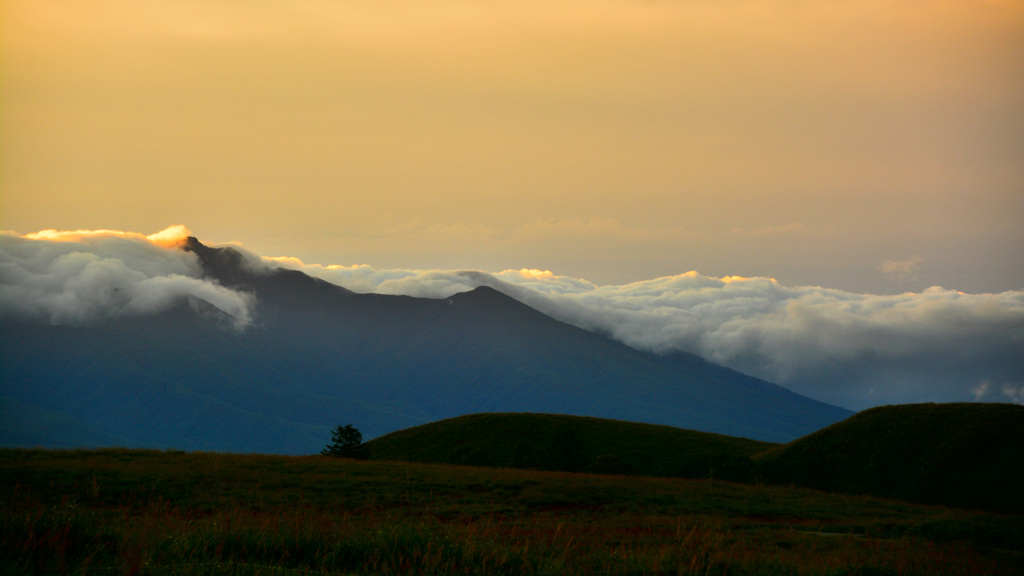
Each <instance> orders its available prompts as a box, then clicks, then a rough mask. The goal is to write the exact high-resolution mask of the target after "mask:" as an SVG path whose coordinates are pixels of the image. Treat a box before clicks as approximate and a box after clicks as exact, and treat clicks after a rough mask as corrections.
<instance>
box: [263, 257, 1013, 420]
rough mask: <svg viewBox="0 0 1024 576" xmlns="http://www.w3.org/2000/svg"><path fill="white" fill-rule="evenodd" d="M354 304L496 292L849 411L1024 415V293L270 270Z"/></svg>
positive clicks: (523, 273) (287, 262) (700, 279)
mask: <svg viewBox="0 0 1024 576" xmlns="http://www.w3.org/2000/svg"><path fill="white" fill-rule="evenodd" d="M269 262H271V263H272V264H273V265H277V266H283V267H290V268H297V269H301V270H303V271H305V272H307V273H309V274H311V275H314V276H318V277H320V278H323V279H325V280H328V281H330V282H333V283H335V284H339V285H341V286H344V287H346V288H348V289H350V290H353V291H356V292H379V293H385V294H405V295H410V296H421V297H427V298H445V297H448V296H450V295H452V294H454V293H457V292H463V291H466V290H471V289H473V288H475V287H477V286H490V287H493V288H496V289H498V290H500V291H502V292H504V293H505V294H508V295H509V296H512V297H513V298H516V299H517V300H520V301H522V302H524V303H526V304H528V305H530V306H532V307H533V308H536V309H537V310H539V311H541V312H544V313H545V314H548V315H550V316H553V317H555V318H558V319H559V320H562V321H565V322H568V323H570V324H574V325H576V326H579V327H581V328H584V329H587V330H591V331H594V332H598V333H602V334H606V335H608V336H610V337H612V338H615V339H617V340H620V341H622V342H624V343H626V344H628V345H630V346H633V347H635V348H639V349H642V350H648V351H653V352H658V353H669V352H673V351H685V352H692V353H695V354H699V355H700V356H703V357H704V358H707V359H709V360H711V361H714V362H717V363H720V364H723V365H725V366H729V367H731V368H734V369H737V370H740V371H742V372H745V373H747V374H752V375H755V376H758V377H761V378H764V379H766V380H769V381H772V382H776V383H779V384H782V385H784V386H786V387H788V388H790V389H792V390H795V391H797V392H800V393H802V394H805V395H808V396H810V397H813V398H817V399H820V400H823V401H826V402H831V403H835V404H839V405H842V406H846V407H849V408H853V409H862V408H866V407H869V406H875V405H880V404H890V403H906V402H931V401H936V402H948V401H999V402H1018V403H1019V402H1021V401H1022V394H1021V392H1020V391H1021V390H1022V389H1024V291H1012V292H1004V293H1001V294H964V293H961V292H957V291H954V290H946V289H943V288H939V287H933V288H929V289H927V290H925V291H923V292H919V293H905V294H899V295H874V294H856V293H852V292H845V291H841V290H829V289H826V288H821V287H816V286H783V285H781V284H779V283H778V282H777V281H775V280H774V279H771V278H743V277H738V276H732V277H726V278H712V277H707V276H702V275H701V274H698V273H697V272H687V273H685V274H680V275H677V276H668V277H664V278H656V279H653V280H646V281H642V282H634V283H631V284H624V285H617V286H597V285H594V284H592V283H590V282H587V281H586V280H581V279H576V278H569V277H565V276H557V275H555V274H553V273H551V272H548V271H538V270H506V271H504V272H500V273H495V274H491V273H485V272H479V271H440V270H376V269H374V268H372V267H370V266H316V265H304V264H302V263H301V262H299V261H298V260H295V259H275V260H271V261H269Z"/></svg>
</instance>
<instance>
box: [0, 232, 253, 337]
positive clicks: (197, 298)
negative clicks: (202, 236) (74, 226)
mask: <svg viewBox="0 0 1024 576" xmlns="http://www.w3.org/2000/svg"><path fill="white" fill-rule="evenodd" d="M188 235H189V232H188V230H187V229H186V228H185V227H183V226H172V227H170V228H167V229H166V230H163V231H161V232H158V233H156V234H152V235H150V236H143V235H142V234H135V233H131V232H120V231H116V230H94V231H92V230H88V231H87V230H79V231H72V232H58V231H55V230H45V231H42V232H36V233H34V234H28V235H25V236H19V235H17V234H15V233H12V232H0V318H22V319H31V320H42V321H45V322H48V323H50V324H55V325H83V324H92V323H96V322H99V321H103V320H107V319H114V318H117V317H121V316H138V315H147V314H155V313H159V312H162V311H164V310H167V309H168V308H170V307H171V306H172V305H174V304H175V303H178V302H181V301H183V300H190V301H192V302H205V303H207V304H209V305H211V306H213V307H214V308H216V309H218V310H220V311H221V312H223V313H224V314H226V315H228V316H229V317H230V318H231V319H232V322H233V324H234V325H235V327H237V328H242V327H244V326H246V325H247V324H248V323H249V321H250V319H251V309H252V302H251V297H250V296H249V295H248V294H243V293H240V292H236V291H234V290H230V289H228V288H225V287H223V286H220V285H219V284H217V283H215V282H212V281H210V280H206V279H203V278H202V277H201V276H202V270H201V268H200V266H199V262H198V260H197V259H196V257H195V255H194V254H191V253H189V252H185V251H184V250H180V249H176V248H175V247H176V246H177V245H179V244H180V243H181V242H182V241H183V240H184V239H185V238H186V237H187V236H188Z"/></svg>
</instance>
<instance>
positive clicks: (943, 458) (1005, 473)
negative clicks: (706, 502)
mask: <svg viewBox="0 0 1024 576" xmlns="http://www.w3.org/2000/svg"><path fill="white" fill-rule="evenodd" d="M757 469H758V472H759V474H760V475H761V476H762V477H763V478H764V479H766V480H768V481H771V482H775V483H783V484H797V485H801V486H808V487H812V488H819V489H823V490H831V491H836V492H848V493H852V494H874V495H876V496H884V497H890V498H899V499H902V500H909V501H913V502H922V503H927V504H946V505H952V506H961V507H980V508H988V509H993V510H1011V511H1015V512H1021V511H1024V493H1022V491H1021V486H1024V406H1018V405H1013V404H959V403H958V404H910V405H901V406H882V407H879V408H872V409H870V410H865V411H863V412H860V413H858V414H856V415H854V416H852V417H851V418H849V419H847V420H844V421H842V422H839V423H837V424H834V425H832V426H829V427H827V428H825V429H823V430H820V431H818V432H815V433H814V434H811V435H809V436H806V437H804V438H800V439H799V440H796V441H794V442H792V443H790V444H787V445H785V446H781V447H779V448H775V449H772V450H770V451H768V452H765V453H764V454H763V455H761V456H760V457H759V460H758V462H757Z"/></svg>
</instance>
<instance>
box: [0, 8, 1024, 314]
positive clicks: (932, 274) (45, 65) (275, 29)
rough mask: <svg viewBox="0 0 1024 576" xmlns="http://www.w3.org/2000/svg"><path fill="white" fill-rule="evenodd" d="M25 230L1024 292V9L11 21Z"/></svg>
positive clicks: (602, 274)
mask: <svg viewBox="0 0 1024 576" xmlns="http://www.w3.org/2000/svg"><path fill="white" fill-rule="evenodd" d="M0 51H2V52H0V58H2V61H0V62H2V67H0V228H2V229H6V230H12V231H15V232H18V233H20V234H26V233H31V232H35V231H38V230H43V229H50V228H54V229H61V230H75V229H101V228H106V229H120V230H135V231H140V232H145V233H150V232H156V231H159V230H162V229H164V228H166V227H167V226H170V225H172V224H185V225H187V226H188V227H189V229H190V230H191V231H192V232H193V233H195V234H196V235H197V236H198V237H199V238H200V239H202V240H203V241H207V242H214V243H218V242H229V241H237V242H240V243H241V244H242V245H243V246H245V247H246V248H248V249H250V250H252V251H254V252H256V253H259V254H262V255H265V256H291V257H295V258H299V259H301V260H302V261H303V262H305V263H307V264H310V263H320V264H325V265H326V264H343V265H353V264H369V265H371V266H373V267H375V268H376V269H389V268H416V269H434V268H440V269H479V270H487V271H492V272H500V271H502V270H506V269H520V268H534V269H540V270H551V271H553V272H554V273H555V274H557V275H563V276H566V277H572V278H580V279H586V280H589V281H590V282H593V283H595V284H598V285H611V284H616V285H620V284H625V283H630V282H635V281H643V280H649V279H652V278H656V277H661V276H670V275H678V274H683V273H685V272H687V271H690V270H696V271H698V272H699V273H700V274H702V275H707V276H709V277H723V276H727V275H741V276H749V277H760V276H763V277H772V278H775V279H777V280H778V281H779V282H780V283H782V284H783V285H786V286H824V287H828V288H835V289H841V290H848V291H852V292H856V293H874V294H899V293H903V292H922V291H924V290H925V289H926V288H928V287H930V286H942V287H945V288H946V289H949V290H954V291H955V290H959V291H963V292H967V293H986V292H993V293H996V292H1004V291H1015V290H1022V289H1024V225H1022V223H1024V2H1021V1H1011V0H1005V1H1004V0H992V1H983V0H944V1H931V0H919V1H913V2H911V1H906V2H892V1H889V0H885V1H883V0H849V1H843V2H836V1H821V0H810V1H805V2H797V1H782V0H727V1H710V0H678V1H661V2H659V1H655V0H651V1H641V0H543V1H541V0H536V1H531V0H524V1H515V2H494V1H484V0H431V1H411V0H410V1H397V0H375V1H373V2H368V1H365V0H294V1H293V0H194V1H189V0H173V1H171V0H166V1H165V0H147V1H145V2H138V1H134V0H90V1H89V2H79V1H70V0H67V1H61V0H3V1H2V2H0Z"/></svg>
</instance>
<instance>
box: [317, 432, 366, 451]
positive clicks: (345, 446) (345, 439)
mask: <svg viewBox="0 0 1024 576" xmlns="http://www.w3.org/2000/svg"><path fill="white" fill-rule="evenodd" d="M320 453H321V454H323V455H324V456H336V457H338V458H358V459H360V460H361V459H364V458H366V445H365V444H363V433H362V432H360V431H359V430H358V429H356V427H355V426H353V425H351V424H346V425H344V426H338V427H337V428H335V429H334V430H332V431H331V443H330V444H328V445H327V446H326V447H324V449H323V450H321V451H320Z"/></svg>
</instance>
